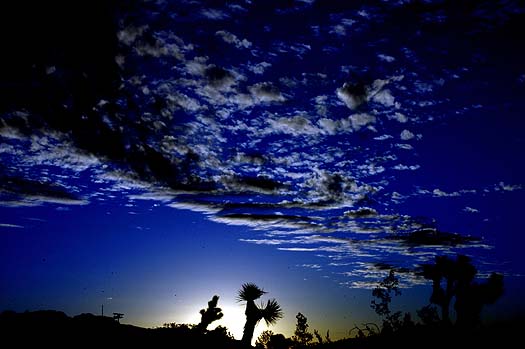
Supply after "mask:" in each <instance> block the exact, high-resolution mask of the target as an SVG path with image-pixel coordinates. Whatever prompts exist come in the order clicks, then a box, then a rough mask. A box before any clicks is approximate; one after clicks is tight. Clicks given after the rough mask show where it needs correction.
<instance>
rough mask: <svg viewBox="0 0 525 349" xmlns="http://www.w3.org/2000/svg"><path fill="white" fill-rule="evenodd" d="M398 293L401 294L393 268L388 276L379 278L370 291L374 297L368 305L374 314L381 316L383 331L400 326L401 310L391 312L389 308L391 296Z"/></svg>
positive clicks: (388, 331) (386, 331) (390, 330)
mask: <svg viewBox="0 0 525 349" xmlns="http://www.w3.org/2000/svg"><path fill="white" fill-rule="evenodd" d="M399 295H401V290H400V289H399V279H398V278H397V277H396V276H395V273H394V270H390V272H389V273H388V276H386V277H385V278H384V279H383V280H381V282H380V283H379V285H378V286H377V287H376V288H375V289H374V290H373V291H372V296H374V297H375V298H376V299H374V300H372V301H371V302H370V306H371V307H372V309H374V311H375V312H376V314H377V315H379V316H381V317H382V318H383V328H382V330H381V332H383V333H390V332H393V331H395V330H398V329H399V328H401V326H402V322H401V315H402V312H400V311H396V312H392V310H391V309H390V303H391V302H392V296H399Z"/></svg>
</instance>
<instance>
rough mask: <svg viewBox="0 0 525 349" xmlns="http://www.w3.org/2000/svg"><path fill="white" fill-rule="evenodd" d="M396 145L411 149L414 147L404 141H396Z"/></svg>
mask: <svg viewBox="0 0 525 349" xmlns="http://www.w3.org/2000/svg"><path fill="white" fill-rule="evenodd" d="M396 147H398V148H400V149H405V150H412V149H414V147H413V146H411V145H410V144H404V143H396Z"/></svg>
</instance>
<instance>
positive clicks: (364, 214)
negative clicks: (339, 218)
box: [345, 207, 377, 218]
mask: <svg viewBox="0 0 525 349" xmlns="http://www.w3.org/2000/svg"><path fill="white" fill-rule="evenodd" d="M345 216H347V217H352V218H373V217H376V216H377V211H376V210H374V209H373V208H370V207H361V208H358V209H357V210H352V211H346V212H345Z"/></svg>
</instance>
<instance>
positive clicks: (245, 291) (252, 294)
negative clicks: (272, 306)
mask: <svg viewBox="0 0 525 349" xmlns="http://www.w3.org/2000/svg"><path fill="white" fill-rule="evenodd" d="M265 293H266V292H265V291H264V290H263V289H261V288H259V286H257V285H256V284H254V283H250V282H249V283H245V284H243V285H242V286H241V289H240V290H239V295H238V296H237V300H238V301H239V302H243V301H245V302H248V301H254V300H256V299H258V298H260V297H261V296H262V295H263V294H265Z"/></svg>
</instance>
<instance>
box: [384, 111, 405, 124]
mask: <svg viewBox="0 0 525 349" xmlns="http://www.w3.org/2000/svg"><path fill="white" fill-rule="evenodd" d="M388 118H389V119H393V120H397V121H399V122H400V123H402V124H404V123H405V122H407V121H408V118H407V117H406V115H404V114H401V113H399V112H396V113H395V114H394V115H389V116H388Z"/></svg>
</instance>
